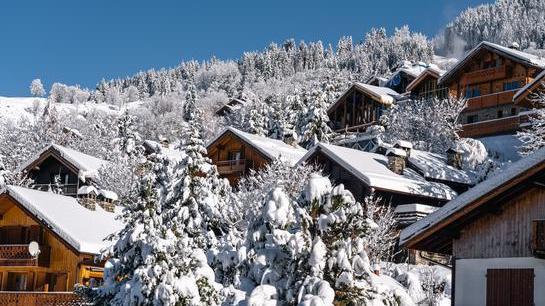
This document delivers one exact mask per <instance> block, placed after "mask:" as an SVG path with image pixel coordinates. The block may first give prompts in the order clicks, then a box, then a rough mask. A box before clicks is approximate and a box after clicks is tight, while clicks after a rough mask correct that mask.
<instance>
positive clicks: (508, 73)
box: [439, 43, 542, 137]
mask: <svg viewBox="0 0 545 306" xmlns="http://www.w3.org/2000/svg"><path fill="white" fill-rule="evenodd" d="M541 71H542V68H541V67H539V66H537V65H533V64H531V63H528V62H526V61H524V60H521V59H520V58H519V57H517V56H513V55H512V54H510V53H509V52H505V50H502V49H499V48H497V47H494V45H493V44H490V43H481V44H480V45H479V46H478V47H476V48H475V49H474V50H473V51H472V52H470V53H469V55H468V56H467V57H466V58H464V59H463V60H462V61H461V63H460V64H459V65H458V66H455V67H454V68H453V69H452V70H451V71H449V72H448V73H447V74H445V75H444V76H443V77H442V78H441V79H440V80H439V86H442V87H447V88H448V93H449V95H450V96H451V97H454V98H458V99H461V98H465V99H467V107H466V108H465V109H464V111H463V113H462V115H461V117H460V120H461V123H462V124H463V125H464V126H463V127H462V131H461V136H463V137H477V136H487V135H495V134H506V133H513V132H514V131H515V130H517V129H518V125H508V126H506V125H503V124H496V125H495V126H492V125H494V124H493V123H491V125H490V126H486V124H487V123H486V124H483V125H481V126H479V128H478V129H475V128H474V127H473V126H471V124H476V123H479V122H488V121H491V120H501V119H505V118H510V117H514V116H517V115H518V114H519V112H520V111H521V110H525V108H524V107H522V106H521V105H517V104H515V103H514V102H513V96H514V95H515V93H516V92H517V91H519V90H520V89H521V88H522V87H524V86H525V85H526V84H528V83H529V82H531V81H532V80H533V79H534V78H535V77H536V76H537V75H538V74H539V73H540V72H541ZM465 125H468V126H467V131H466V126H465Z"/></svg>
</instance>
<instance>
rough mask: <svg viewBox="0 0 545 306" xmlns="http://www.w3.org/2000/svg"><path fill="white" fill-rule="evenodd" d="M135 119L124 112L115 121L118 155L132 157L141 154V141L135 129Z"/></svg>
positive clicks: (126, 111) (127, 112)
mask: <svg viewBox="0 0 545 306" xmlns="http://www.w3.org/2000/svg"><path fill="white" fill-rule="evenodd" d="M135 121H136V117H135V116H133V115H131V114H129V111H128V110H125V111H124V112H123V114H122V115H121V116H119V118H118V119H117V138H116V139H115V143H116V144H117V147H118V150H119V153H120V154H121V155H123V156H128V157H132V156H135V155H138V154H139V153H141V147H140V141H141V140H142V139H141V137H140V134H139V133H138V131H137V128H136V124H135Z"/></svg>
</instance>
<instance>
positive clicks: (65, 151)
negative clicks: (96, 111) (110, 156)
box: [19, 144, 109, 179]
mask: <svg viewBox="0 0 545 306" xmlns="http://www.w3.org/2000/svg"><path fill="white" fill-rule="evenodd" d="M50 150H54V151H56V152H57V153H58V154H59V155H60V157H61V158H63V159H65V160H66V161H67V162H69V163H70V164H71V165H73V166H74V167H76V168H77V169H78V171H79V173H78V176H80V177H81V178H82V179H85V178H91V179H95V178H96V177H97V175H98V170H99V169H100V168H101V167H102V166H106V165H108V164H109V162H108V161H105V160H103V159H100V158H96V157H94V156H91V155H87V154H85V153H82V152H79V151H76V150H73V149H70V148H67V147H63V146H61V145H58V144H50V145H49V146H47V147H45V148H43V149H42V150H40V151H39V152H38V153H36V154H34V156H33V157H32V158H30V159H29V160H28V161H26V162H25V163H23V164H22V165H21V166H20V167H19V171H23V170H25V169H27V168H28V167H29V166H30V165H31V164H32V163H34V162H35V161H36V160H38V159H39V158H40V157H41V156H42V155H43V154H44V153H46V152H48V151H50Z"/></svg>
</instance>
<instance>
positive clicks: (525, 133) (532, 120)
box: [517, 91, 545, 155]
mask: <svg viewBox="0 0 545 306" xmlns="http://www.w3.org/2000/svg"><path fill="white" fill-rule="evenodd" d="M531 101H532V103H533V106H534V109H533V110H532V112H531V113H530V114H529V115H528V120H529V124H528V126H526V127H525V128H524V129H522V130H521V131H519V132H517V137H518V139H519V140H520V141H521V142H522V145H521V146H520V148H519V152H520V153H521V154H522V155H529V154H532V153H533V152H535V151H536V150H538V149H540V148H542V147H543V146H545V92H543V91H540V92H537V93H535V94H533V95H532V96H531Z"/></svg>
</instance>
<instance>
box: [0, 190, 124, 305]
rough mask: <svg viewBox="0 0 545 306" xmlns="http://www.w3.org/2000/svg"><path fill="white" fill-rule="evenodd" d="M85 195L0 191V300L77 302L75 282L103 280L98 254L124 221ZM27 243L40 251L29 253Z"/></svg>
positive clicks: (7, 302)
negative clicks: (37, 246) (109, 236)
mask: <svg viewBox="0 0 545 306" xmlns="http://www.w3.org/2000/svg"><path fill="white" fill-rule="evenodd" d="M87 195H88V197H82V198H81V199H76V198H74V197H68V196H63V195H58V194H54V193H52V192H44V191H38V190H34V189H28V188H24V187H17V186H7V187H6V190H5V191H4V192H3V193H2V194H0V305H21V306H22V305H75V304H73V303H75V302H77V301H78V300H79V298H78V297H77V296H75V295H74V294H73V293H72V291H73V290H74V286H75V285H76V284H85V285H90V286H94V285H99V284H100V283H101V281H102V274H103V262H100V260H97V259H98V257H97V255H99V254H100V253H101V249H103V248H105V247H107V246H108V242H105V241H103V239H104V238H105V237H106V236H108V235H109V234H112V233H114V232H116V231H118V230H120V229H121V227H122V223H121V221H118V220H116V218H115V217H116V214H115V213H113V212H109V211H107V210H105V209H103V205H101V204H100V203H99V202H95V203H94V204H93V202H91V201H95V199H94V198H93V193H87ZM31 243H37V244H38V245H39V254H37V255H35V256H33V255H31V253H30V251H29V245H30V244H31ZM70 303H72V304H70Z"/></svg>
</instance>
